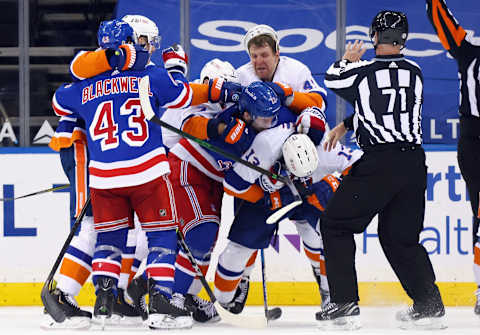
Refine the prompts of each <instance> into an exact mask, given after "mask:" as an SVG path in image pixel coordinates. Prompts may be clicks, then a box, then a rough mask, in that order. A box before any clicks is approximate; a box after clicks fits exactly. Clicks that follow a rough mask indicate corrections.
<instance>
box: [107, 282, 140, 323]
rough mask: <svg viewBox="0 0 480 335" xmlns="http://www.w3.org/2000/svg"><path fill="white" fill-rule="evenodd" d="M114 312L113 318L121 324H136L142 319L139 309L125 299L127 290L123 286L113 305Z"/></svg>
mask: <svg viewBox="0 0 480 335" xmlns="http://www.w3.org/2000/svg"><path fill="white" fill-rule="evenodd" d="M113 314H114V315H113V316H112V318H113V319H115V322H118V323H119V324H121V325H135V324H139V323H141V321H142V319H141V317H140V313H139V312H138V311H137V309H136V308H135V307H134V306H133V305H132V304H130V303H129V302H127V301H126V300H125V291H124V290H123V289H121V288H119V289H118V295H117V299H115V303H114V305H113Z"/></svg>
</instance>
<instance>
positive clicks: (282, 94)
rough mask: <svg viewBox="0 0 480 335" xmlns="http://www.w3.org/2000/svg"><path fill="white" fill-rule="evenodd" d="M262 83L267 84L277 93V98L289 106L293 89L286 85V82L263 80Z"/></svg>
mask: <svg viewBox="0 0 480 335" xmlns="http://www.w3.org/2000/svg"><path fill="white" fill-rule="evenodd" d="M264 84H266V85H268V86H269V87H270V88H272V89H273V90H274V91H275V93H276V94H277V95H278V98H279V99H280V101H281V102H282V105H284V106H287V107H288V106H290V104H291V103H292V101H293V89H292V88H291V87H290V86H288V85H287V84H283V83H279V82H275V83H274V82H271V81H265V82H264Z"/></svg>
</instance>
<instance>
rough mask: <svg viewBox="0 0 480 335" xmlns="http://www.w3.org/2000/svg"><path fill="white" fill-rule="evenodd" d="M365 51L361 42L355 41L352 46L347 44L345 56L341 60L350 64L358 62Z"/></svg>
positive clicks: (349, 43)
mask: <svg viewBox="0 0 480 335" xmlns="http://www.w3.org/2000/svg"><path fill="white" fill-rule="evenodd" d="M365 51H367V49H366V48H364V46H363V41H358V40H355V42H354V43H353V44H352V43H351V42H348V44H347V48H346V51H345V54H344V55H343V58H342V59H346V60H349V61H350V62H358V61H360V60H361V59H362V56H363V54H364V53H365Z"/></svg>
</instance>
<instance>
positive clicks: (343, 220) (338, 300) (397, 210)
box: [316, 11, 445, 329]
mask: <svg viewBox="0 0 480 335" xmlns="http://www.w3.org/2000/svg"><path fill="white" fill-rule="evenodd" d="M407 35H408V22H407V17H406V16H405V14H403V13H401V12H395V11H381V12H379V13H378V14H377V15H376V16H375V18H374V19H373V22H372V25H371V27H370V37H371V39H372V42H373V45H374V47H375V54H376V56H375V58H373V59H372V60H369V61H364V60H360V57H361V56H362V55H363V54H364V52H365V49H364V48H363V44H362V43H357V42H355V43H354V44H353V45H350V44H349V45H348V46H347V51H346V52H345V55H344V56H343V58H342V59H341V60H339V61H337V62H335V63H334V64H332V65H331V66H330V68H329V69H328V71H327V74H326V76H325V85H326V86H327V87H328V88H330V89H331V90H333V91H334V92H335V93H336V94H338V95H339V96H341V97H342V98H344V99H346V100H347V101H348V102H350V103H351V104H352V106H353V108H354V114H353V117H349V118H347V119H345V120H344V121H343V123H341V124H339V125H337V127H335V128H334V129H333V130H332V132H331V133H330V134H328V135H327V136H328V138H327V143H326V145H325V147H326V149H327V150H329V147H330V146H331V145H332V144H334V143H335V142H336V141H338V139H339V138H341V137H342V136H343V135H345V133H346V131H347V130H354V131H355V136H356V140H357V143H358V145H359V146H360V147H361V148H362V149H363V151H364V152H365V153H364V155H363V157H362V158H360V160H358V161H357V162H356V163H354V164H353V166H352V169H351V170H350V173H349V175H347V176H346V177H345V178H344V179H343V182H342V184H341V185H340V187H339V188H338V190H337V192H336V193H335V195H334V196H333V197H332V199H331V200H330V202H329V203H328V206H327V208H326V211H325V219H324V220H322V222H321V224H322V226H321V232H322V236H323V241H324V247H325V259H326V268H327V275H328V284H329V286H330V293H331V301H332V303H331V304H330V305H329V306H327V307H326V308H323V309H322V310H321V311H320V312H318V313H317V315H316V318H317V320H319V321H320V322H319V324H320V327H322V326H326V325H329V326H330V325H332V322H331V321H333V326H334V327H336V328H350V329H355V328H359V327H360V323H359V320H358V318H359V314H360V309H359V307H358V300H359V297H358V284H357V274H356V270H355V241H354V238H353V234H355V233H357V234H358V233H362V232H363V231H364V230H365V229H366V227H367V226H368V224H369V223H370V222H371V221H372V219H373V218H374V216H376V215H377V214H378V236H379V240H380V244H381V246H382V249H383V251H384V253H385V255H386V257H387V259H388V262H389V263H390V265H391V266H392V268H393V271H394V272H395V274H396V275H397V277H398V279H399V280H400V283H401V284H402V286H403V288H404V290H405V291H406V293H407V294H408V296H409V297H410V298H411V299H412V300H413V306H411V307H410V308H408V310H406V311H402V312H399V313H398V314H397V319H398V320H399V321H400V322H401V324H402V325H404V326H410V325H413V326H414V325H415V324H416V321H418V320H420V319H421V323H422V324H423V326H424V327H425V326H427V327H429V328H444V327H445V325H444V320H443V319H444V318H443V316H444V315H445V309H444V306H443V302H442V299H441V296H440V292H439V290H438V287H437V286H436V284H435V274H434V272H433V268H432V264H431V262H430V259H429V258H428V254H427V251H426V250H425V248H424V247H423V246H422V245H421V244H420V243H419V235H420V232H421V231H422V229H423V219H424V213H425V189H426V184H427V167H426V165H425V152H424V150H423V148H422V147H421V143H422V131H421V111H422V99H423V76H422V71H421V69H420V67H419V66H418V65H417V64H416V63H414V62H413V61H411V60H408V59H406V58H404V57H403V55H401V53H400V51H401V50H402V49H403V47H404V46H405V42H406V40H407Z"/></svg>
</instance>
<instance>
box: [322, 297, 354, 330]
mask: <svg viewBox="0 0 480 335" xmlns="http://www.w3.org/2000/svg"><path fill="white" fill-rule="evenodd" d="M315 318H316V319H317V321H319V322H318V326H319V328H321V329H324V330H355V329H359V328H360V327H361V326H362V325H361V324H360V320H359V318H360V308H359V307H358V303H357V302H347V303H334V302H331V303H329V304H328V305H327V306H326V307H325V308H322V309H321V310H320V312H317V313H316V314H315Z"/></svg>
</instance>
